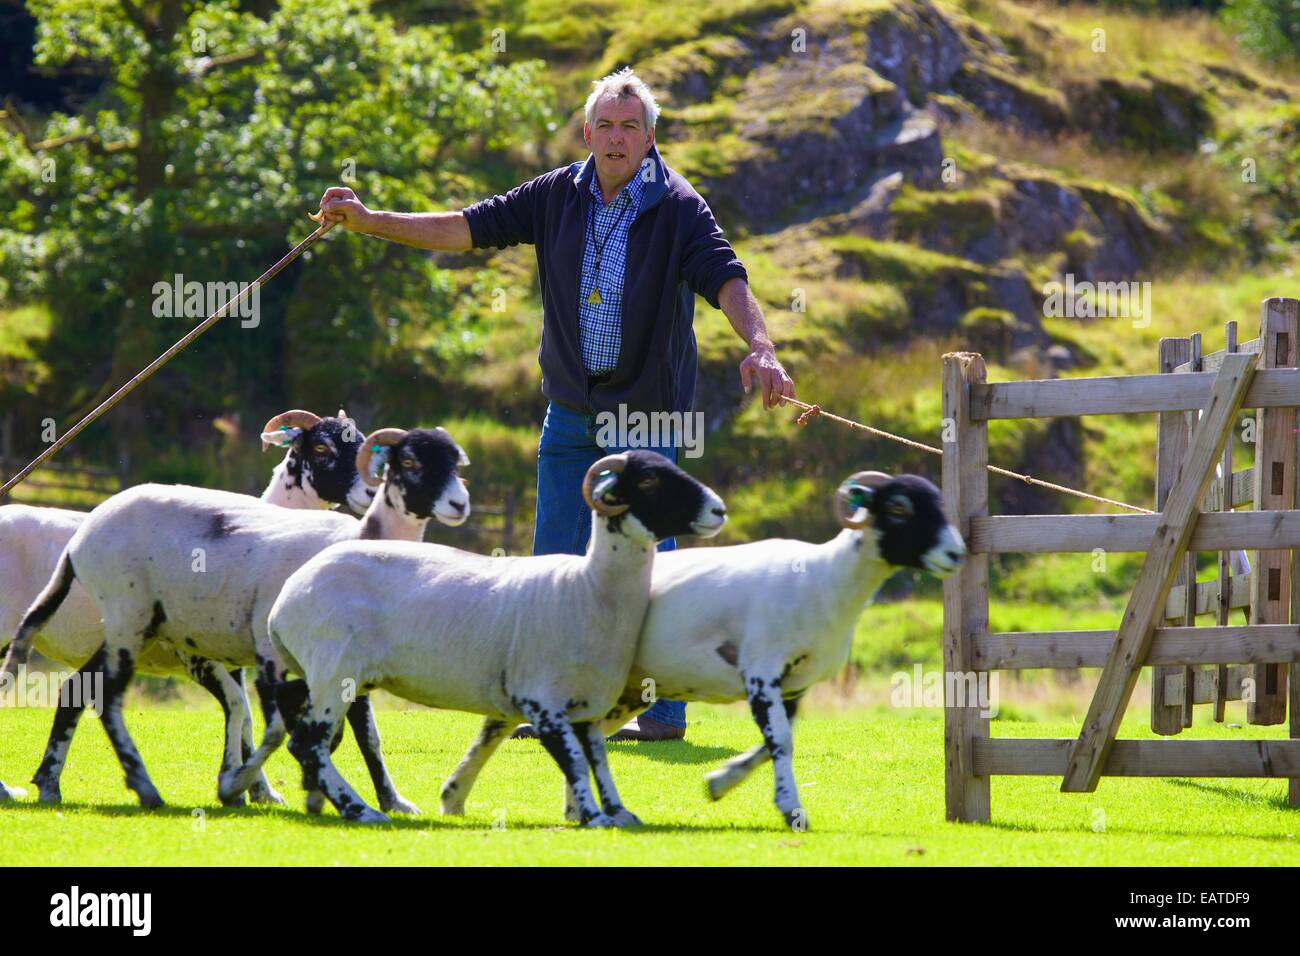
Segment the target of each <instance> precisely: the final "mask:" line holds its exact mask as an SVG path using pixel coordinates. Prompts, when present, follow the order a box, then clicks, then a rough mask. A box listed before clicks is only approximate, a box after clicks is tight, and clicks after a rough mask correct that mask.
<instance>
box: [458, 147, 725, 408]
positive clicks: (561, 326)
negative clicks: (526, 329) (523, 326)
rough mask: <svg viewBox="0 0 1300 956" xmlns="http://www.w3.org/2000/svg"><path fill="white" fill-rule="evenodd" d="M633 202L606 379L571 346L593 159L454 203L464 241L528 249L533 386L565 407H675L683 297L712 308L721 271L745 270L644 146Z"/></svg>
mask: <svg viewBox="0 0 1300 956" xmlns="http://www.w3.org/2000/svg"><path fill="white" fill-rule="evenodd" d="M648 159H649V161H650V163H649V166H648V171H647V167H644V166H643V169H642V173H638V175H643V174H644V175H649V176H651V177H652V178H651V179H650V180H649V181H648V182H647V184H646V191H645V195H644V197H643V199H642V203H641V208H640V209H639V210H638V212H637V216H636V218H635V219H634V220H633V221H632V225H631V227H630V229H629V230H628V239H627V271H626V274H625V277H624V280H623V340H622V351H621V352H620V354H619V358H618V364H617V366H616V367H615V369H614V371H613V372H612V373H611V375H610V377H609V379H608V380H607V381H604V382H601V383H599V384H596V385H589V384H588V380H587V372H586V370H585V369H584V368H583V364H582V351H581V349H580V348H579V345H578V281H579V273H580V271H581V269H582V248H583V244H584V243H585V242H586V230H587V223H588V221H589V212H588V210H589V207H590V205H591V203H592V197H591V193H590V191H589V183H590V180H591V177H592V176H594V175H595V174H596V165H595V160H594V158H593V157H591V156H588V157H587V159H586V161H585V162H582V163H573V164H572V165H570V166H562V167H560V168H559V169H554V170H551V171H550V172H549V173H545V174H544V175H541V176H538V177H537V178H536V179H533V180H530V181H529V182H526V183H523V184H522V185H520V186H516V187H515V188H514V189H512V190H510V192H508V193H506V194H505V195H504V196H493V197H492V198H490V199H485V200H483V201H482V202H479V203H475V204H474V205H472V206H470V207H469V208H467V209H466V210H465V211H464V215H465V218H466V220H467V221H468V223H469V230H470V235H471V236H472V237H473V242H474V248H476V249H477V248H482V247H486V246H495V247H496V248H498V249H504V248H506V247H507V246H513V245H517V244H519V243H521V242H526V243H532V244H533V245H534V246H535V247H536V249H537V271H538V277H539V280H540V283H541V288H542V344H541V348H540V350H539V352H538V362H539V364H540V365H541V367H542V391H543V392H544V393H545V394H546V397H547V398H549V399H550V400H551V401H553V402H557V403H559V404H561V405H564V406H567V407H568V408H571V409H574V410H575V411H579V412H583V413H585V414H589V415H590V414H595V413H597V412H602V411H616V410H617V408H618V406H619V405H620V404H624V405H626V406H627V410H628V411H629V412H633V411H642V412H656V411H665V412H686V411H690V410H691V407H692V404H693V402H694V400H695V377H696V346H695V331H694V329H693V328H692V323H693V320H694V317H695V295H696V294H699V295H701V296H703V297H704V298H705V300H706V301H708V303H709V304H710V305H712V306H713V307H714V308H718V292H719V290H720V289H721V288H722V286H723V284H724V283H725V282H726V281H727V280H728V279H733V278H736V277H740V278H747V276H746V273H745V267H744V266H743V265H741V264H740V261H739V260H738V259H737V258H736V253H735V252H734V251H733V250H732V248H731V244H730V243H729V242H727V240H726V239H724V238H723V236H722V230H721V229H720V228H719V227H718V224H717V222H715V221H714V219H713V213H712V212H711V211H710V210H709V207H708V204H707V203H705V201H704V200H703V199H701V198H700V195H699V193H697V192H696V191H695V190H694V189H692V188H691V185H690V183H688V182H687V181H686V180H684V179H683V178H682V177H681V176H679V175H678V174H677V173H675V172H674V171H673V170H671V169H669V168H668V166H667V165H666V164H665V163H664V161H663V160H662V159H661V158H660V156H659V151H658V150H657V149H656V148H654V147H651V148H650V153H649V156H648Z"/></svg>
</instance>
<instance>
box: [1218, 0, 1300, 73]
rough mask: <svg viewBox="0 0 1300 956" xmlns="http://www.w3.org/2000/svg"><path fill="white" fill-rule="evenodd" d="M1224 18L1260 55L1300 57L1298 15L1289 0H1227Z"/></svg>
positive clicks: (1246, 44)
mask: <svg viewBox="0 0 1300 956" xmlns="http://www.w3.org/2000/svg"><path fill="white" fill-rule="evenodd" d="M1223 19H1224V21H1225V22H1226V23H1227V24H1228V25H1229V26H1230V27H1231V28H1232V29H1234V30H1236V31H1237V33H1238V34H1239V36H1240V37H1241V42H1242V43H1243V44H1244V45H1245V46H1246V47H1247V48H1249V49H1251V50H1253V51H1254V52H1256V53H1258V54H1259V55H1260V56H1263V57H1266V58H1267V59H1271V60H1277V59H1283V58H1295V57H1297V56H1300V16H1297V14H1296V8H1295V4H1294V3H1293V2H1292V0H1227V2H1226V5H1225V6H1224V9H1223Z"/></svg>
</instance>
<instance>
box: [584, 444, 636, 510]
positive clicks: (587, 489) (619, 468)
mask: <svg viewBox="0 0 1300 956" xmlns="http://www.w3.org/2000/svg"><path fill="white" fill-rule="evenodd" d="M626 467H627V455H606V456H605V457H604V458H602V459H600V461H598V462H596V463H595V464H594V465H592V466H591V467H590V468H588V469H587V475H586V477H585V478H583V479H582V499H583V501H585V502H587V507H589V508H590V509H591V510H592V511H594V512H596V513H597V514H601V515H605V516H606V517H609V518H612V517H613V516H614V515H621V514H622V513H623V512H624V511H627V509H628V507H629V506H628V505H607V504H605V502H603V501H596V500H595V499H593V498H592V497H591V486H592V485H593V484H595V483H596V476H597V475H599V474H600V473H601V472H602V471H612V472H614V474H616V475H617V474H622V472H623V469H624V468H626Z"/></svg>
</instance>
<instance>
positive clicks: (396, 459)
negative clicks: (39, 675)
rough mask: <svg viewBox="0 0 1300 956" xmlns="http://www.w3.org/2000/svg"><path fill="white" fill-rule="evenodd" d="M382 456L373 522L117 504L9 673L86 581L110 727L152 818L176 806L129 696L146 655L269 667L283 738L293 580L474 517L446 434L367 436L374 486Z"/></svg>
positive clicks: (80, 536)
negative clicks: (332, 551) (333, 552)
mask: <svg viewBox="0 0 1300 956" xmlns="http://www.w3.org/2000/svg"><path fill="white" fill-rule="evenodd" d="M377 452H378V453H380V454H379V455H376V453H377ZM377 457H383V458H385V459H386V460H388V463H389V468H388V473H387V478H386V480H385V481H384V482H383V484H382V487H381V488H380V489H379V493H378V494H376V495H375V497H374V499H373V500H372V501H371V503H370V506H369V508H368V509H367V511H366V514H365V517H364V518H363V519H362V520H361V521H356V520H354V519H352V518H349V517H346V516H344V515H341V514H337V513H334V512H329V511H288V510H285V509H283V508H279V507H274V506H272V505H268V504H266V503H265V502H262V501H259V500H258V499H256V498H252V497H250V496H247V495H236V494H231V493H229V492H224V491H211V490H208V489H205V488H189V487H184V486H170V487H169V486H162V485H141V486H139V487H137V488H132V489H130V490H128V491H124V492H122V493H121V494H118V495H115V496H114V497H113V498H111V499H109V500H108V501H107V502H105V503H104V504H102V505H100V506H99V507H98V508H96V509H95V510H94V511H93V512H92V513H91V514H90V516H89V517H88V518H87V519H86V521H85V523H84V524H82V526H81V527H80V528H79V529H78V530H77V532H76V533H75V534H74V535H73V537H72V540H71V541H69V543H68V546H67V548H66V550H65V551H64V552H63V556H62V557H61V558H60V560H59V563H58V567H57V568H56V570H55V572H54V574H53V576H52V577H51V579H50V582H49V583H48V584H47V585H46V588H45V590H44V591H43V592H42V593H41V595H40V596H39V597H38V598H37V600H36V602H35V603H34V604H33V605H32V606H31V608H29V609H28V611H27V613H26V615H25V616H24V617H23V621H22V623H21V625H20V626H19V629H18V633H17V635H16V637H15V638H14V642H13V644H12V646H11V647H10V650H9V656H8V657H7V658H6V660H5V666H4V670H5V671H12V669H13V668H15V667H16V666H21V665H22V664H25V663H26V660H27V655H28V654H29V653H30V649H31V644H32V639H33V637H34V636H35V635H36V633H37V632H38V630H39V629H40V628H41V627H42V626H43V625H44V624H45V622H46V621H47V620H48V619H49V618H50V617H51V616H52V615H53V614H54V613H55V611H56V610H58V608H59V606H60V604H61V603H62V601H63V600H64V598H66V596H67V594H68V592H69V590H70V588H71V585H72V583H73V581H74V579H75V580H76V581H79V582H80V583H81V584H82V586H83V587H84V588H85V589H86V592H87V593H88V594H89V595H90V597H91V599H92V600H93V601H94V602H95V604H96V606H97V607H98V608H99V610H100V613H101V615H102V617H103V622H104V624H103V628H104V643H103V645H102V647H101V648H100V649H99V650H98V651H97V652H96V653H95V655H94V656H93V657H92V658H91V659H90V661H88V662H87V663H86V665H85V666H83V668H82V672H83V673H89V672H98V671H102V672H103V674H104V678H103V682H104V701H103V717H102V720H103V724H104V727H105V730H106V731H107V732H108V735H109V739H110V740H111V741H112V743H113V746H114V749H115V750H116V751H117V754H118V758H119V760H120V761H121V763H122V767H123V769H124V770H125V771H126V778H127V785H128V786H129V787H130V788H131V789H132V790H134V791H135V792H136V794H137V795H138V796H139V799H140V802H141V804H143V805H144V806H160V805H161V804H162V798H161V797H160V796H159V795H158V791H157V789H156V788H155V787H154V785H153V783H152V781H150V779H149V775H148V773H147V772H146V770H145V768H144V765H143V763H142V762H141V760H140V756H139V753H138V752H137V751H136V748H135V744H134V743H133V742H132V740H131V738H130V735H129V733H128V732H127V729H126V726H125V724H124V722H123V719H122V695H123V692H124V691H125V688H126V685H127V682H128V681H129V680H130V678H131V675H132V673H133V672H134V670H135V662H136V659H137V657H138V656H139V654H140V653H141V651H142V649H145V648H147V647H148V646H150V644H151V643H153V642H164V643H167V644H170V645H171V646H172V647H173V648H174V649H176V650H178V651H180V652H182V653H192V654H195V655H198V656H201V657H204V658H207V659H209V660H212V661H215V662H219V663H222V664H224V665H226V666H229V667H243V666H246V665H250V664H256V665H257V683H258V692H259V696H260V697H261V702H262V707H263V710H264V712H265V713H266V717H267V723H268V724H270V725H272V726H274V725H275V724H276V723H277V722H278V721H279V720H280V719H281V718H280V714H279V710H278V708H277V706H276V702H275V692H276V689H277V687H278V685H279V684H280V683H281V682H282V681H283V677H284V669H283V665H282V663H281V662H280V661H279V658H278V655H277V654H276V653H275V650H274V648H272V647H271V645H270V642H269V641H268V639H267V635H266V618H267V615H268V613H269V612H270V609H271V605H272V603H273V602H274V600H275V597H276V595H277V594H279V591H280V586H281V585H282V584H283V583H284V580H285V578H287V577H288V576H289V574H290V573H291V572H293V571H294V570H295V569H296V568H298V567H299V566H301V565H302V564H303V563H304V562H305V561H306V560H307V559H308V558H310V557H311V556H312V555H314V554H316V553H317V552H319V551H321V550H322V549H324V548H326V547H328V546H329V545H330V544H333V543H335V542H338V541H346V540H351V539H356V538H384V537H388V538H403V539H407V540H411V541H418V540H419V539H420V538H421V536H422V535H423V532H424V527H425V525H426V524H427V523H428V520H429V518H430V517H431V516H436V517H437V518H438V519H439V520H440V521H442V522H443V523H444V524H448V525H458V524H461V523H462V522H463V521H464V520H465V519H466V518H467V517H468V515H469V497H468V494H467V492H466V491H465V488H464V487H463V483H462V482H461V481H460V480H459V476H458V473H457V469H458V468H459V467H460V466H461V465H463V464H467V463H468V459H467V458H466V457H465V453H464V452H463V451H462V450H461V449H460V447H459V446H458V445H457V444H456V443H455V442H454V441H453V440H452V439H451V436H449V435H448V434H447V433H446V432H445V431H444V430H442V429H436V430H432V431H430V430H424V429H415V430H412V431H410V432H406V431H402V430H400V429H392V428H388V429H382V430H380V431H378V432H375V433H373V434H371V435H370V436H369V437H367V438H366V439H365V441H364V442H363V444H362V447H361V449H360V452H359V454H358V456H357V460H356V467H357V470H358V471H359V472H360V474H361V476H362V478H363V480H365V481H367V482H368V483H369V484H371V485H372V486H373V485H378V484H379V480H378V479H377V478H375V477H374V476H373V475H372V474H370V466H371V464H372V461H373V460H374V459H375V458H377ZM356 703H357V711H356V713H355V714H354V725H353V726H354V729H356V730H357V731H358V736H360V737H363V738H364V737H367V736H373V735H374V733H375V731H374V728H373V715H372V714H371V713H370V709H369V701H368V700H358V701H357V702H356ZM80 714H81V708H80V707H77V706H73V705H67V706H65V701H64V700H63V699H61V700H60V704H59V708H58V711H57V713H56V715H55V721H54V729H53V730H52V732H51V735H50V742H49V746H48V747H47V749H46V755H45V759H44V761H43V762H42V764H41V769H40V771H38V775H37V777H38V779H37V781H36V782H37V783H38V785H40V786H41V788H42V792H46V791H47V789H48V790H50V792H51V794H52V795H54V794H57V781H58V777H59V774H60V773H61V771H62V767H63V763H64V760H65V758H66V754H67V749H68V744H69V743H70V741H71V737H72V733H73V731H74V730H75V728H76V722H77V719H78V718H79V716H80ZM241 756H242V755H241V754H240V752H239V750H238V748H229V747H228V752H227V755H226V759H225V760H224V761H223V771H222V774H221V784H220V786H219V793H220V795H221V797H222V799H223V800H230V799H233V797H234V796H235V795H234V794H232V793H231V792H230V785H231V784H232V783H233V777H234V774H235V773H236V772H237V770H238V768H239V766H240V763H241V760H240V758H241ZM385 780H386V774H385ZM252 782H253V781H249V784H250V785H251V783H252ZM386 782H387V783H388V784H389V785H390V786H389V788H388V789H387V790H385V789H383V788H382V787H381V794H380V797H381V802H384V803H389V804H391V805H392V806H394V807H395V808H397V809H402V808H404V807H405V806H406V804H405V801H403V800H402V799H401V798H400V796H398V795H397V793H396V791H395V790H392V789H391V781H386ZM377 786H380V784H379V783H377Z"/></svg>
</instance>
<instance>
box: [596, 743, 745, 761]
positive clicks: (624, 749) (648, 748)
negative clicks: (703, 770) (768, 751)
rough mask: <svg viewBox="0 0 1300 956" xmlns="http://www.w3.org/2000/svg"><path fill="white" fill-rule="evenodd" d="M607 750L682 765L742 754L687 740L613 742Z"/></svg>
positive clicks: (608, 744)
mask: <svg viewBox="0 0 1300 956" xmlns="http://www.w3.org/2000/svg"><path fill="white" fill-rule="evenodd" d="M605 749H606V750H607V751H608V752H609V753H611V754H626V755H628V756H633V757H645V758H647V759H649V760H662V761H664V762H665V763H681V764H697V763H714V762H716V761H718V760H724V759H726V758H727V757H734V756H736V754H738V753H740V752H741V751H739V750H736V749H735V748H734V747H713V746H705V745H701V744H693V743H691V742H690V741H687V740H669V741H662V742H659V743H652V742H649V741H644V740H612V741H609V742H608V743H606V744H605Z"/></svg>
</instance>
